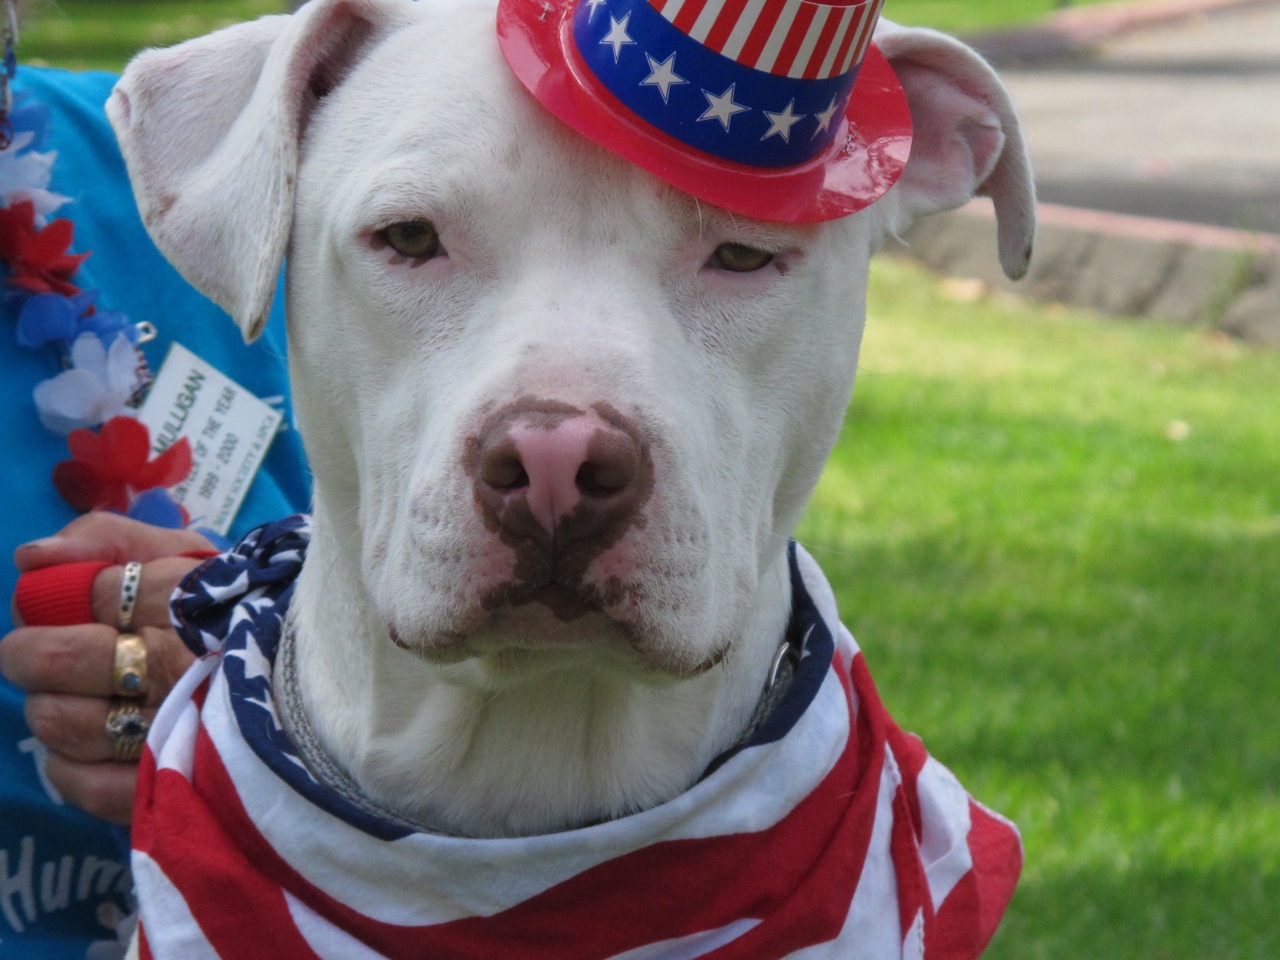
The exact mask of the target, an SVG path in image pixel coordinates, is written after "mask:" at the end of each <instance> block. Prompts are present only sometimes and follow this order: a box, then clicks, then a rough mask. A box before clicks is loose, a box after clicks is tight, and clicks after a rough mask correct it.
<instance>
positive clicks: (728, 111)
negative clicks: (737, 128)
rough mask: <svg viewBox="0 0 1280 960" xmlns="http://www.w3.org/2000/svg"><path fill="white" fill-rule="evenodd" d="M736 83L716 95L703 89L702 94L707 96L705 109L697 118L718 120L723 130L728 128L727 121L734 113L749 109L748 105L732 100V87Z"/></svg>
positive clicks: (726, 130)
mask: <svg viewBox="0 0 1280 960" xmlns="http://www.w3.org/2000/svg"><path fill="white" fill-rule="evenodd" d="M736 86H737V84H736V83H731V84H729V89H728V90H726V91H725V92H724V93H722V94H720V95H719V96H716V95H715V94H714V93H712V92H711V91H710V90H703V91H702V95H703V96H704V97H706V98H707V109H706V110H705V111H703V114H702V116H700V117H699V118H698V119H699V120H719V121H720V124H721V125H722V126H723V127H724V129H725V132H728V130H729V121H730V120H731V119H733V115H734V114H735V113H744V112H745V111H747V110H750V109H751V108H750V107H744V106H743V105H742V104H740V103H734V102H733V88H734V87H736Z"/></svg>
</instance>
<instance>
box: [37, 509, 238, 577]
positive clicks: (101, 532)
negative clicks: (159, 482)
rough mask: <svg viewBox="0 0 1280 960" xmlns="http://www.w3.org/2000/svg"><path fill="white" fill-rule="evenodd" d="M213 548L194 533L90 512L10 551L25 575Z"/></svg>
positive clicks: (153, 558) (152, 558) (101, 512)
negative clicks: (89, 562)
mask: <svg viewBox="0 0 1280 960" xmlns="http://www.w3.org/2000/svg"><path fill="white" fill-rule="evenodd" d="M213 549H214V548H213V544H211V543H210V542H209V541H208V540H206V539H205V538H204V537H202V536H201V535H200V534H198V533H196V532H195V531H194V530H170V529H166V528H165V527H154V526H152V525H151V524H149V523H142V522H141V521H139V520H131V519H129V518H128V517H123V516H121V515H120V514H117V513H107V512H105V511H92V512H90V513H86V514H83V515H82V516H79V517H76V519H74V520H72V521H71V522H70V523H69V524H67V525H66V526H65V527H63V528H62V529H61V530H60V531H58V533H56V534H54V535H53V536H52V537H45V538H44V539H43V540H33V541H31V542H30V543H24V544H23V545H22V546H20V547H18V548H17V550H15V551H14V554H13V562H14V564H15V565H16V566H17V568H18V571H19V572H21V573H25V572H26V571H28V570H35V569H37V568H39V567H48V566H52V565H54V564H59V563H78V562H80V561H84V560H104V561H107V562H110V563H120V564H123V563H128V562H129V561H130V560H138V561H141V562H142V563H146V562H148V561H151V560H158V559H159V558H160V557H172V556H177V555H179V554H183V553H195V552H200V551H208V550H213Z"/></svg>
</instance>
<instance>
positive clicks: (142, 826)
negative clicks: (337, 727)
mask: <svg viewBox="0 0 1280 960" xmlns="http://www.w3.org/2000/svg"><path fill="white" fill-rule="evenodd" d="M308 538H309V531H308V526H307V521H306V520H305V519H303V518H296V517H295V518H291V519H289V520H286V521H282V522H280V523H277V524H272V525H269V526H266V527H262V528H259V529H258V530H256V531H254V532H253V533H251V534H250V535H249V536H248V537H247V538H246V539H245V540H244V541H242V542H241V543H240V545H239V546H237V547H236V549H235V550H234V551H233V552H232V553H230V554H227V555H224V556H223V557H220V558H217V559H214V560H211V561H208V562H207V563H206V564H204V565H203V566H201V567H200V568H198V569H197V570H196V571H194V572H193V574H192V575H191V576H190V577H189V578H188V579H187V581H186V582H185V583H184V584H183V586H182V588H180V591H179V594H178V595H177V597H176V598H175V602H174V615H175V622H177V623H178V624H179V626H180V630H181V631H182V633H183V635H184V638H185V639H186V641H187V642H188V643H189V644H191V645H192V646H193V647H194V648H195V649H196V650H197V651H198V652H200V653H202V654H204V656H203V658H202V659H200V660H198V661H197V662H196V664H195V665H194V666H193V667H192V669H191V670H190V672H189V673H187V674H186V675H185V676H184V678H183V679H182V680H181V682H180V683H179V684H178V686H177V687H176V688H175V689H174V691H173V693H172V694H171V695H170V696H169V698H168V699H167V700H166V701H165V703H164V705H163V707H162V708H161V710H160V713H159V715H158V716H157V718H156V721H155V723H154V725H153V727H152V731H151V735H150V738H149V741H148V744H147V750H146V752H145V754H144V756H143V760H142V768H141V774H140V777H139V784H138V797H137V802H136V805H135V815H134V829H133V842H134V853H133V870H134V874H135V878H136V882H137V887H138V893H139V898H140V901H141V903H142V918H141V931H142V933H141V941H140V943H141V956H142V957H143V958H157V960H211V958H232V957H235V958H250V960H253V958H264V960H266V958H270V960H281V958H288V960H311V958H323V960H374V958H415V960H421V958H430V960H691V958H694V957H708V958H714V960H774V958H783V957H790V958H804V960H826V958H830V960H836V958H839V960H862V958H865V960H872V958H875V960H884V958H890V957H893V958H897V957H902V958H912V960H921V958H929V960H962V958H971V957H976V956H977V955H978V954H979V953H981V951H982V949H983V947H984V946H985V945H986V943H987V941H988V940H989V939H990V937H991V935H992V934H993V933H994V931H995V928H996V925H997V924H998V922H999V918H1000V916H1001V914H1002V913H1003V911H1004V909H1005V907H1006V905H1007V904H1008V901H1009V898H1010V897H1011V896H1012V894H1013V888H1014V885H1015V883H1016V882H1017V876H1018V873H1019V870H1020V868H1021V863H1022V849H1021V842H1020V840H1019V837H1018V833H1017V830H1016V829H1015V828H1014V827H1013V825H1012V824H1010V823H1009V822H1008V821H1006V820H1004V819H1003V818H1001V817H1000V816H998V815H996V814H994V813H992V812H990V811H989V810H987V809H986V808H985V807H983V806H982V805H980V804H979V803H977V802H976V801H974V800H973V799H972V798H970V797H969V795H968V794H967V793H966V792H965V790H964V788H963V787H961V785H960V784H959V783H958V782H957V781H956V779H955V778H954V777H953V776H952V775H951V773H950V772H949V771H948V770H947V769H946V768H944V767H943V766H941V765H940V764H939V763H938V762H937V761H935V760H934V759H932V758H931V757H930V756H929V755H928V754H927V753H926V751H925V750H924V747H923V745H922V744H921V743H920V741H919V740H918V739H917V738H915V737H914V736H911V735H909V734H905V733H903V732H902V731H900V730H899V729H898V728H897V726H896V725H895V724H894V723H893V721H892V720H890V718H889V717H888V715H887V713H886V712H885V710H884V707H883V706H882V705H881V703H880V700H879V698H878V696H877V694H876V691H875V688H874V686H873V685H872V682H871V678H870V676H869V675H868V673H867V670H866V666H865V663H864V662H863V658H862V655H861V653H860V652H859V650H858V648H857V646H856V644H855V643H854V641H853V638H852V637H851V636H850V635H849V633H848V631H847V630H845V629H844V628H843V627H842V626H841V625H840V623H839V622H838V620H837V619H836V616H835V603H834V599H833V597H832V594H831V591H830V588H829V587H828V585H827V584H826V582H825V580H824V579H823V577H822V574H821V572H820V571H819V570H818V568H817V566H816V564H815V563H814V562H813V560H812V559H811V558H810V557H809V556H808V554H807V553H805V552H804V551H803V550H801V549H799V548H796V547H793V548H792V553H791V567H792V579H793V588H794V599H793V613H792V618H791V624H790V626H789V631H788V637H789V639H791V640H792V642H793V645H794V646H795V648H796V649H797V650H802V651H803V653H802V655H801V656H800V659H799V661H798V664H797V666H796V669H795V671H794V676H793V679H792V681H791V684H790V687H789V689H788V691H787V693H786V695H785V697H784V698H783V700H782V701H781V703H780V704H779V705H778V706H777V707H776V708H775V709H774V711H773V713H772V714H771V715H770V716H769V717H768V719H767V720H765V721H764V723H763V724H761V725H760V726H759V727H758V729H757V730H756V731H755V733H754V734H753V735H752V736H751V738H750V739H749V740H748V742H746V743H745V744H744V745H742V746H740V747H737V748H735V749H734V750H733V751H731V752H730V753H729V754H726V755H725V756H723V757H721V758H720V759H719V760H717V762H716V763H715V764H713V765H712V767H711V769H710V771H709V772H708V773H707V774H706V775H705V776H704V777H703V778H702V779H701V780H700V781H699V782H698V783H696V784H695V785H694V786H692V787H691V788H690V789H689V790H687V791H686V792H684V793H683V794H681V795H679V796H678V797H676V798H674V799H673V800H670V801H669V802H667V803H665V804H662V805H661V806H659V807H656V808H653V809H651V810H647V811H644V812H642V813H637V814H633V815H631V816H627V817H623V818H621V819H618V820H614V821H610V822H606V823H601V824H597V825H594V826H589V827H584V828H581V829H576V830H570V831H566V832H563V833H558V834H550V835H545V836H535V837H527V838H519V839H497V840H481V839H466V838H459V837H450V836H442V835H438V834H432V833H426V832H422V831H417V830H414V829H411V828H407V827H405V826H404V825H402V824H400V823H398V822H395V821H394V820H393V819H391V818H388V817H383V816H380V815H378V814H376V813H371V812H369V810H367V809H364V808H362V807H359V806H357V805H355V804H353V803H351V802H349V801H348V800H347V799H345V798H344V797H343V796H340V795H339V794H338V793H337V792H335V791H333V790H331V789H330V788H328V787H326V786H325V785H323V784H321V783H319V782H318V781H317V780H315V779H314V778H313V777H312V776H311V774H310V773H309V772H308V771H307V769H306V767H305V766H304V765H303V762H302V760H301V758H300V755H299V753H298V751H297V749H296V748H295V747H294V745H293V744H292V743H291V742H290V740H289V738H288V736H287V735H286V734H285V733H284V731H283V730H282V729H281V726H280V720H279V716H278V715H277V710H276V706H275V700H274V699H273V694H272V686H271V676H272V666H273V658H274V656H275V654H276V651H277V649H278V647H279V643H280V637H281V631H282V627H283V622H284V616H285V613H286V610H287V608H288V604H289V600H290V597H291V595H292V592H293V584H294V579H295V577H296V575H297V573H298V570H299V568H300V566H301V563H302V558H303V556H304V554H305V552H306V546H307V542H308Z"/></svg>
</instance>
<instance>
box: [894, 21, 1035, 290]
mask: <svg viewBox="0 0 1280 960" xmlns="http://www.w3.org/2000/svg"><path fill="white" fill-rule="evenodd" d="M875 40H876V46H878V47H879V48H880V51H881V52H882V53H883V54H884V55H885V56H886V57H887V58H888V60H889V62H890V63H891V64H892V65H893V69H894V72H895V73H897V75H898V79H899V80H900V81H901V83H902V86H903V89H904V90H905V91H906V93H907V101H908V102H909V103H910V105H911V119H912V123H913V126H914V128H915V133H914V137H913V140H912V145H911V158H910V160H909V161H908V162H907V167H906V169H905V170H904V171H903V174H902V179H901V180H899V182H898V185H897V187H896V188H895V190H894V191H893V192H892V193H891V194H889V195H888V196H886V197H885V201H889V202H888V203H886V204H885V206H886V208H887V209H888V210H889V218H890V223H889V229H890V230H891V231H892V232H894V233H895V234H896V233H898V232H900V231H902V230H904V229H906V227H907V226H909V225H910V224H911V223H912V222H913V221H915V220H916V219H918V218H919V217H922V216H926V215H928V214H930V213H937V212H939V211H942V210H951V209H954V208H956V207H959V206H961V205H963V204H964V203H966V202H968V201H969V200H970V199H972V198H973V197H974V196H977V195H985V196H989V197H991V199H992V200H993V201H994V203H995V208H996V219H997V222H998V231H999V248H1000V263H1001V265H1002V266H1003V267H1004V272H1005V273H1006V274H1008V275H1009V276H1010V277H1012V278H1013V279H1017V278H1019V277H1021V276H1023V275H1024V274H1025V273H1026V272H1027V268H1028V266H1029V265H1030V263H1031V249H1032V245H1033V243H1034V241H1035V230H1036V213H1035V186H1034V184H1033V182H1032V178H1031V162H1030V160H1029V159H1028V157H1027V147H1026V143H1025V142H1024V140H1023V138H1022V128H1021V126H1020V125H1019V123H1018V117H1017V114H1016V113H1015V112H1014V108H1013V102H1012V100H1011V99H1010V97H1009V92H1008V90H1007V89H1005V86H1004V84H1003V83H1001V82H1000V78H999V77H997V76H996V74H995V71H993V70H992V69H991V67H990V65H989V64H988V63H987V62H986V61H985V60H983V59H982V58H981V57H980V56H979V55H978V54H977V53H976V52H974V51H973V50H972V49H971V48H970V47H967V46H965V45H964V44H963V43H961V42H960V41H958V40H955V39H954V38H952V37H948V36H947V35H945V34H942V33H938V32H936V31H934V30H923V29H916V28H908V27H901V26H898V25H897V24H894V23H889V22H888V21H881V23H880V27H879V29H878V30H877V31H876V38H875ZM891 198H894V199H891ZM883 202H884V201H882V203H883Z"/></svg>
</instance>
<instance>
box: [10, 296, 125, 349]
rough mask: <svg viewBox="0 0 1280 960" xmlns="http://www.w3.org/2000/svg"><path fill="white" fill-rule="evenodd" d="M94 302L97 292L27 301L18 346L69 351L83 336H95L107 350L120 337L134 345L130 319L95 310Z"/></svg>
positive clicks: (34, 297)
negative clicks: (49, 346) (51, 344)
mask: <svg viewBox="0 0 1280 960" xmlns="http://www.w3.org/2000/svg"><path fill="white" fill-rule="evenodd" d="M97 298H98V291H97V290H81V291H80V292H79V293H77V294H75V295H74V296H70V297H67V296H64V295H63V294H60V293H37V294H34V295H32V296H30V297H28V298H27V301H26V303H24V304H23V305H22V308H21V311H20V312H19V314H18V343H19V344H21V345H22V346H24V347H31V348H32V349H39V348H40V347H43V346H45V345H47V344H50V343H57V344H60V345H61V346H62V348H63V349H64V350H69V349H70V348H71V344H72V343H73V342H74V341H75V339H76V338H77V337H79V336H80V334H82V333H93V334H96V335H97V337H98V339H99V340H101V341H102V345H103V346H104V347H110V345H111V344H112V343H114V342H115V339H116V337H117V336H119V335H120V334H124V336H125V337H126V338H127V339H128V340H129V342H130V343H136V342H137V339H138V331H137V329H136V328H135V327H134V326H133V325H132V324H130V323H129V318H128V317H126V316H125V315H124V314H123V313H120V312H119V311H116V310H95V309H94V301H96V300H97Z"/></svg>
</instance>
